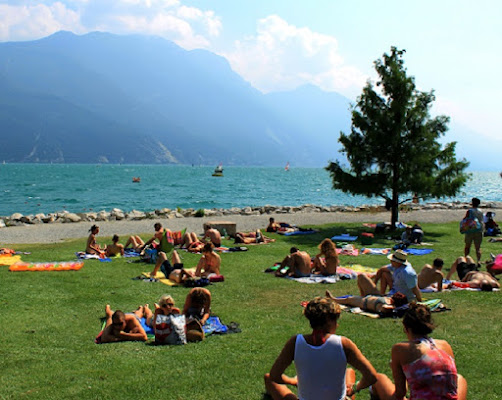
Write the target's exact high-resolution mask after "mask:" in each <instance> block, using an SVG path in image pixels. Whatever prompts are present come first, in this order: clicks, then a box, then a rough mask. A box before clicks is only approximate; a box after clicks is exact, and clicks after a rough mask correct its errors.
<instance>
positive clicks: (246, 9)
mask: <svg viewBox="0 0 502 400" xmlns="http://www.w3.org/2000/svg"><path fill="white" fill-rule="evenodd" d="M501 15H502V2H500V1H499V0H477V1H475V2H474V1H472V0H457V1H452V0H439V1H438V0H421V1H416V0H415V1H413V0H410V1H402V0H385V1H375V0H351V1H347V0H343V1H342V0H308V1H307V0H60V1H52V0H41V1H24V0H18V1H4V0H0V42H5V41H23V40H34V39H39V38H42V37H45V36H48V35H50V34H52V33H54V32H57V31H59V30H68V31H72V32H74V33H76V34H85V33H87V32H92V31H104V32H111V33H116V34H148V35H157V36H161V37H163V38H165V39H168V40H171V41H173V42H175V43H177V44H178V45H179V46H181V47H183V48H185V49H188V50H190V49H195V48H202V49H206V50H209V51H211V52H214V53H216V54H219V55H221V56H223V57H225V58H227V59H228V61H229V63H230V65H231V67H232V68H233V69H234V70H235V71H236V72H237V73H239V74H240V75H241V76H242V77H243V78H244V79H246V80H247V81H248V82H250V83H251V84H252V85H253V86H254V87H256V88H257V89H259V90H261V91H262V92H264V93H267V92H273V91H284V90H292V89H295V88H296V87H298V86H300V85H303V84H307V83H308V84H314V85H316V86H318V87H320V88H321V89H323V90H326V91H335V92H338V93H340V94H343V95H345V96H347V97H348V98H349V99H350V100H352V101H354V102H355V101H356V99H357V96H358V95H360V94H361V90H362V88H363V86H364V85H365V84H366V82H367V81H368V80H371V81H372V82H375V81H376V78H377V76H376V73H375V71H374V65H373V62H374V61H375V60H376V59H379V58H381V56H382V54H383V53H388V52H389V51H390V48H391V46H396V47H397V48H399V49H405V50H406V54H405V58H404V59H405V66H406V68H407V71H408V73H409V74H410V75H412V76H414V77H415V82H416V84H417V88H418V89H419V90H423V91H430V90H432V89H433V90H434V91H435V95H436V102H435V104H434V107H433V110H432V112H433V114H434V115H435V114H445V115H448V116H450V117H451V123H450V128H453V127H454V128H455V129H451V130H450V132H449V133H448V134H447V136H446V138H445V139H446V141H451V140H456V141H458V142H459V145H460V144H462V143H463V144H464V148H466V149H467V148H468V147H469V146H470V143H472V142H478V143H479V142H485V141H490V143H492V144H495V145H497V146H501V147H500V148H501V149H502V135H501V134H500V128H499V124H500V121H499V114H500V112H499V108H500V105H499V102H498V100H499V98H500V94H502V79H501V76H500V74H501V67H500V66H501V65H502V23H500V17H501ZM464 152H465V150H464ZM457 154H458V151H457ZM460 156H466V154H462V150H460Z"/></svg>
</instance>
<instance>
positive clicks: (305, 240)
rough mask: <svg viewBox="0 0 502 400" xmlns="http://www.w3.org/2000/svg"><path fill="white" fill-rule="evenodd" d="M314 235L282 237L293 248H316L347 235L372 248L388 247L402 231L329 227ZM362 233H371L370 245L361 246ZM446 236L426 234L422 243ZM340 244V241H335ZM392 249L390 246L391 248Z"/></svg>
mask: <svg viewBox="0 0 502 400" xmlns="http://www.w3.org/2000/svg"><path fill="white" fill-rule="evenodd" d="M315 229H316V231H317V232H316V233H313V234H309V235H305V234H304V235H291V236H284V240H285V241H286V242H289V243H291V245H294V246H302V245H303V246H316V245H318V244H319V243H321V241H322V240H323V239H325V238H331V237H333V236H339V235H342V234H349V235H351V236H357V237H358V239H357V240H355V241H353V242H351V243H354V244H357V246H360V247H364V246H374V247H389V240H393V241H399V240H401V234H402V233H403V230H402V229H399V230H395V231H389V230H386V231H384V232H382V233H377V234H375V233H374V229H372V228H370V227H366V226H329V227H315ZM363 233H373V234H374V235H375V236H374V238H373V243H372V244H362V243H361V238H362V234H363ZM445 236H447V234H446V233H439V232H426V233H425V238H424V242H428V243H437V242H439V241H440V239H442V238H443V237H445ZM335 242H342V241H335ZM391 247H392V246H391Z"/></svg>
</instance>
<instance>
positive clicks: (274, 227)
mask: <svg viewBox="0 0 502 400" xmlns="http://www.w3.org/2000/svg"><path fill="white" fill-rule="evenodd" d="M288 228H293V226H292V225H290V224H288V223H286V222H275V218H273V217H270V218H269V219H268V225H267V229H266V231H267V232H272V233H273V232H277V231H279V230H283V229H284V230H286V229H288Z"/></svg>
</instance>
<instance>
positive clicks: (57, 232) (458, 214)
mask: <svg viewBox="0 0 502 400" xmlns="http://www.w3.org/2000/svg"><path fill="white" fill-rule="evenodd" d="M488 206H489V205H488V204H486V205H485V207H482V208H481V209H482V210H483V211H485V210H488V209H489V210H490V211H495V212H496V213H497V212H498V211H500V212H501V213H502V204H501V203H496V204H495V203H492V204H490V207H488ZM467 207H468V205H467V204H465V203H462V204H457V207H456V208H447V207H446V205H444V204H436V205H420V209H416V210H411V211H401V212H400V214H399V220H400V221H401V222H404V223H409V222H419V223H447V222H453V221H460V220H461V219H462V218H463V217H464V215H465V209H466V208H467ZM501 215H502V214H501ZM390 216H391V214H390V212H389V211H371V212H370V211H365V212H361V211H359V212H358V211H334V212H289V213H277V212H275V213H270V214H260V215H237V214H236V215H223V216H206V217H202V218H198V217H181V218H166V217H165V216H164V217H162V216H157V217H156V218H150V219H143V220H125V219H124V220H121V221H85V222H76V223H47V224H36V225H24V226H14V227H9V228H1V229H0V234H1V237H2V245H6V244H30V243H46V244H50V243H60V242H62V241H64V240H68V239H80V238H85V237H87V235H88V234H89V233H88V230H89V228H90V227H91V225H93V224H97V225H99V227H100V234H99V239H100V240H98V242H104V241H105V240H104V239H103V238H104V237H111V236H112V235H114V234H118V235H119V236H121V241H122V242H125V241H126V240H127V237H128V236H129V235H132V234H135V235H137V234H145V235H150V234H151V235H153V233H154V229H153V224H154V223H155V222H161V223H162V224H163V226H165V227H167V228H169V229H171V230H181V229H185V228H186V229H187V230H189V231H193V232H196V233H197V234H201V233H202V232H203V228H202V226H203V224H204V223H206V222H210V221H215V220H218V221H222V220H225V221H232V222H235V223H236V226H237V230H238V231H253V230H256V229H265V227H266V226H267V224H268V219H269V218H270V217H274V218H275V219H276V221H278V222H288V223H291V224H295V225H298V226H317V225H323V224H331V223H344V222H352V223H357V222H360V223H365V222H368V223H378V222H385V221H390ZM459 238H460V237H459ZM459 240H460V239H459Z"/></svg>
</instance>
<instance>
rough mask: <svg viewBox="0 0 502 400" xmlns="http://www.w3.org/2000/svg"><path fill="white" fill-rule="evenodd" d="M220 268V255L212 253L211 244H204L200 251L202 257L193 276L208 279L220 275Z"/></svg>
mask: <svg viewBox="0 0 502 400" xmlns="http://www.w3.org/2000/svg"><path fill="white" fill-rule="evenodd" d="M220 267H221V258H220V255H219V254H217V253H215V252H214V246H213V244H212V243H206V244H205V245H204V247H203V249H202V257H201V258H200V260H199V262H198V264H197V268H196V269H195V276H198V277H201V276H202V277H204V278H209V277H210V276H212V275H220Z"/></svg>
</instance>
